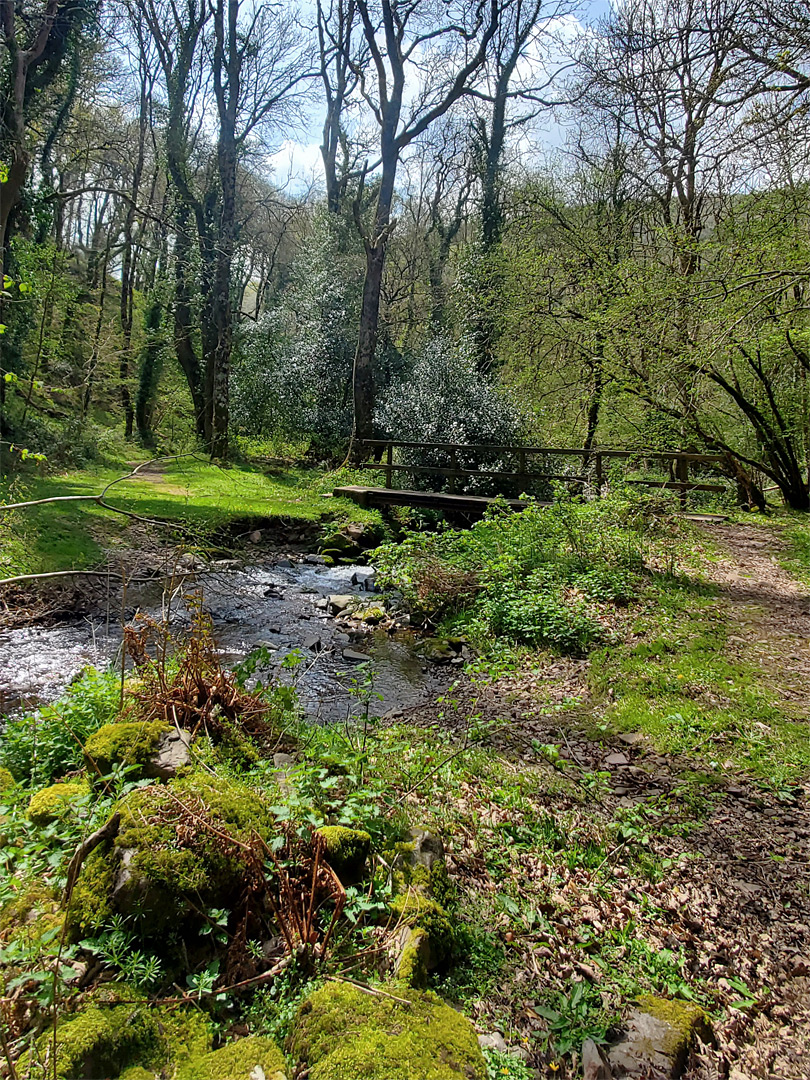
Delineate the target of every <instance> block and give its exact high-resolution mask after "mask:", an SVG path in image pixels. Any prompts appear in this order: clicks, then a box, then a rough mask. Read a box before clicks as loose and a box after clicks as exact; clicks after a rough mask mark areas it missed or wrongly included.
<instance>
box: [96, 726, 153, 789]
mask: <svg viewBox="0 0 810 1080" xmlns="http://www.w3.org/2000/svg"><path fill="white" fill-rule="evenodd" d="M171 730H172V728H171V727H170V726H169V724H166V723H164V722H163V721H162V720H151V721H137V720H125V721H119V722H118V723H115V724H104V725H103V727H100V728H99V729H98V731H95V732H93V734H92V735H91V736H90V738H89V739H88V740H87V742H86V743H85V745H84V753H85V757H86V758H87V761H88V762H89V764H90V767H91V768H93V766H96V767H97V768H98V769H99V771H100V772H101V773H102V775H105V776H106V775H107V773H109V772H111V771H112V769H113V768H114V766H116V765H145V764H146V763H147V761H148V760H149V758H150V757H151V756H152V755H153V754H154V753H155V751H156V750H157V748H158V746H159V744H160V740H161V738H162V737H163V736H164V735H168V733H169V732H170V731H171Z"/></svg>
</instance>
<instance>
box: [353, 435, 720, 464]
mask: <svg viewBox="0 0 810 1080" xmlns="http://www.w3.org/2000/svg"><path fill="white" fill-rule="evenodd" d="M358 445H359V446H361V447H366V446H367V447H383V448H384V449H385V448H387V447H389V446H390V447H392V448H397V447H399V448H402V449H406V450H466V451H469V452H472V453H492V452H497V453H522V454H561V455H569V456H577V457H595V456H596V455H597V454H599V455H600V456H601V457H603V458H606V457H612V458H657V459H658V460H659V461H689V462H695V463H700V464H705V465H720V464H722V463H724V462H725V461H726V458H725V456H724V455H723V454H697V453H693V452H692V451H686V450H609V449H603V448H602V447H600V446H592V447H590V449H585V448H584V447H580V448H578V449H577V448H574V447H560V446H521V445H513V446H509V445H505V444H500V443H439V442H435V443H433V442H410V441H408V440H401V439H363V440H360V441H359V443H358ZM413 468H418V466H413Z"/></svg>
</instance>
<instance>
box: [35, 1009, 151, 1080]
mask: <svg viewBox="0 0 810 1080" xmlns="http://www.w3.org/2000/svg"><path fill="white" fill-rule="evenodd" d="M52 1038H53V1035H52V1032H50V1031H47V1032H45V1034H44V1035H42V1036H40V1038H39V1040H38V1041H37V1044H36V1050H35V1051H33V1052H32V1053H31V1054H25V1055H24V1056H23V1058H21V1060H20V1062H19V1063H18V1065H17V1071H18V1075H20V1076H28V1075H29V1069H31V1066H32V1064H34V1063H35V1062H45V1061H47V1060H49V1059H51V1060H52ZM162 1050H163V1046H162V1041H161V1033H160V1026H159V1024H158V1020H157V1017H156V1016H155V1014H154V1013H152V1012H150V1010H149V1009H148V1008H146V1007H145V1006H132V1005H113V1006H109V1007H106V1006H99V1005H92V1006H90V1007H85V1008H83V1009H82V1010H81V1012H80V1013H78V1015H76V1016H74V1017H71V1018H70V1019H69V1020H65V1021H62V1023H60V1024H59V1025H58V1027H57V1029H56V1069H55V1070H54V1069H53V1066H52V1065H51V1067H50V1071H49V1080H50V1078H52V1080H80V1078H82V1077H85V1076H105V1077H106V1076H109V1077H116V1076H119V1075H120V1073H121V1070H122V1069H123V1068H125V1067H126V1066H128V1065H130V1064H133V1063H135V1062H140V1061H157V1060H159V1059H160V1057H161V1056H162ZM31 1075H34V1076H36V1075H37V1073H36V1071H33V1070H32V1071H31Z"/></svg>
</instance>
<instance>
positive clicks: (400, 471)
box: [334, 439, 729, 516]
mask: <svg viewBox="0 0 810 1080" xmlns="http://www.w3.org/2000/svg"><path fill="white" fill-rule="evenodd" d="M357 456H358V458H359V468H361V469H364V470H367V471H368V472H370V473H377V474H379V473H382V478H383V480H384V486H382V487H380V486H364V485H360V484H350V485H347V486H345V487H339V488H335V492H334V493H335V495H342V496H345V497H346V498H349V499H353V500H354V501H355V502H357V503H360V504H361V505H362V506H376V507H385V506H414V507H423V508H426V509H431V510H444V511H450V512H461V513H465V514H471V515H475V516H478V515H480V514H483V512H484V511H485V510H486V509H487V507H488V506H489V505H490V504H491V503H492V502H493V501H494V500H495V499H496V498H498V497H500V498H505V499H506V501H507V503H508V504H509V505H510V506H512V507H513V508H514V509H522V508H523V507H524V506H525V505H526V502H525V500H524V499H521V498H520V496H521V495H531V496H533V497H535V498H538V499H539V500H540V501H541V502H542V501H548V500H549V499H550V498H551V495H552V493H553V489H552V484H553V483H554V482H557V483H562V484H565V485H568V486H569V488H570V489H573V490H577V491H581V492H584V493H586V494H589V495H591V496H592V497H594V498H599V497H600V496H601V495H602V494H603V493H604V492H605V491H606V490H607V489H608V488H609V486H610V485H611V483H615V482H617V481H618V482H619V483H622V484H632V485H636V486H640V487H648V488H658V489H661V490H671V491H677V492H678V493H679V496H680V500H681V506H682V508H684V509H685V508H686V501H687V495H688V494H689V492H692V491H704V492H715V493H720V492H726V491H728V490H729V481H728V479H725V478H724V477H722V473H721V470H722V468H723V466H724V465H725V462H726V459H725V458H724V457H722V456H721V455H717V454H692V453H686V452H681V451H654V450H608V449H603V448H601V447H600V448H590V449H585V448H582V449H571V448H560V447H550V446H502V445H497V444H492V445H488V444H481V445H468V444H464V443H427V442H398V441H395V440H390V439H389V440H384V439H375V440H370V441H366V442H362V443H360V445H359V452H358V455H357ZM395 479H396V480H397V481H399V480H400V479H408V480H409V486H405V487H403V486H400V485H399V483H397V484H396V486H395V483H394V481H395ZM723 481H724V482H723Z"/></svg>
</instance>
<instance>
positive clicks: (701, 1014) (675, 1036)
mask: <svg viewBox="0 0 810 1080" xmlns="http://www.w3.org/2000/svg"><path fill="white" fill-rule="evenodd" d="M637 1002H638V1007H639V1009H641V1011H642V1012H645V1013H649V1014H650V1016H652V1017H654V1018H655V1019H656V1020H660V1021H661V1023H662V1024H666V1026H667V1028H668V1029H669V1030H668V1033H667V1035H666V1037H665V1038H664V1042H663V1046H662V1049H663V1050H664V1053H665V1054H667V1056H669V1057H671V1058H672V1059H673V1060H674V1061H675V1062H676V1063H677V1064H679V1065H681V1066H683V1065H685V1064H686V1058H687V1055H688V1053H689V1048H690V1047H691V1046H692V1044H693V1043H694V1040H695V1035H699V1036H700V1037H701V1039H703V1040H704V1042H708V1041H709V1040H710V1039H711V1027H710V1026H709V1021H708V1017H707V1015H706V1013H705V1011H704V1010H703V1009H701V1007H700V1006H699V1005H695V1003H694V1002H693V1001H679V1000H676V999H673V998H661V997H655V996H654V995H652V994H645V995H643V996H641V997H639V998H638V999H637Z"/></svg>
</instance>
